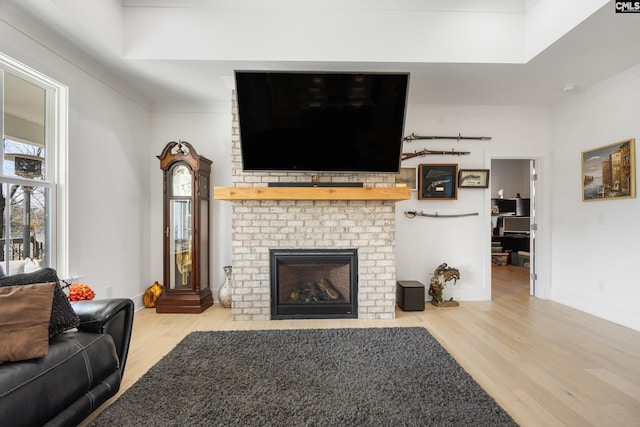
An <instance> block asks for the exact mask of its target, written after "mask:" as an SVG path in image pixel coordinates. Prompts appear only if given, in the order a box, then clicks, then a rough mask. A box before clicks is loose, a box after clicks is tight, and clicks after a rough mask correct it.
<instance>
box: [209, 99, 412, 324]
mask: <svg viewBox="0 0 640 427" xmlns="http://www.w3.org/2000/svg"><path fill="white" fill-rule="evenodd" d="M236 111H237V110H236V108H234V118H233V128H232V144H233V146H232V157H233V158H232V182H233V186H234V188H254V187H260V188H262V187H264V188H266V187H267V184H268V183H271V182H309V181H311V177H312V174H311V173H268V172H244V171H243V170H242V162H241V157H240V156H241V152H240V136H239V131H238V123H237V114H236V113H235V112H236ZM301 154H303V155H304V154H305V153H301ZM318 178H319V180H320V181H321V182H360V183H363V184H364V186H365V187H374V188H389V187H394V186H395V177H394V176H393V175H392V174H345V173H320V174H318ZM300 191H304V190H303V189H300ZM407 192H408V190H407ZM214 194H215V193H214ZM231 203H232V236H231V240H232V265H233V282H234V288H233V297H232V298H233V304H232V308H231V311H232V317H233V319H234V320H270V319H272V315H271V271H270V251H271V250H274V249H287V250H288V249H349V250H352V249H353V250H356V251H357V254H358V257H357V260H358V261H357V262H358V265H357V271H358V290H357V301H358V304H357V317H358V318H361V319H392V318H394V317H395V295H396V294H395V287H396V263H395V203H396V201H394V200H295V199H291V200H268V199H264V198H262V199H260V200H253V199H250V198H247V199H242V200H239V199H234V200H232V201H231Z"/></svg>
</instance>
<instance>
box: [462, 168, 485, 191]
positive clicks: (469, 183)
mask: <svg viewBox="0 0 640 427" xmlns="http://www.w3.org/2000/svg"><path fill="white" fill-rule="evenodd" d="M458 187H460V188H489V169H460V172H458Z"/></svg>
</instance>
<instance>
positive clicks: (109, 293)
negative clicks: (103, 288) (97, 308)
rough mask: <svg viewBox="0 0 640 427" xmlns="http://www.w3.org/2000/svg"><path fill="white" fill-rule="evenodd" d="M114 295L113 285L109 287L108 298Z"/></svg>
mask: <svg viewBox="0 0 640 427" xmlns="http://www.w3.org/2000/svg"><path fill="white" fill-rule="evenodd" d="M111 297H113V288H112V287H111V286H109V287H107V298H111Z"/></svg>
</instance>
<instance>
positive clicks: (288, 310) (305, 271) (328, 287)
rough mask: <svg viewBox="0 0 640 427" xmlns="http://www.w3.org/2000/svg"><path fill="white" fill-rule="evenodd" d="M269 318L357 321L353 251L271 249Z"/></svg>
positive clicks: (355, 271) (356, 279) (356, 290)
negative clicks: (347, 319) (350, 319)
mask: <svg viewBox="0 0 640 427" xmlns="http://www.w3.org/2000/svg"><path fill="white" fill-rule="evenodd" d="M270 257H271V264H270V268H271V318H272V319H312V318H314V319H318V318H357V317H358V306H357V295H358V256H357V250H356V249H338V250H334V249H271V250H270Z"/></svg>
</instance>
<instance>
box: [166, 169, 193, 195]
mask: <svg viewBox="0 0 640 427" xmlns="http://www.w3.org/2000/svg"><path fill="white" fill-rule="evenodd" d="M171 182H172V185H171V195H172V196H175V197H190V196H191V172H190V171H189V168H188V167H186V166H184V165H178V166H176V167H175V168H173V172H172V180H171Z"/></svg>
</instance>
